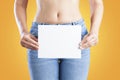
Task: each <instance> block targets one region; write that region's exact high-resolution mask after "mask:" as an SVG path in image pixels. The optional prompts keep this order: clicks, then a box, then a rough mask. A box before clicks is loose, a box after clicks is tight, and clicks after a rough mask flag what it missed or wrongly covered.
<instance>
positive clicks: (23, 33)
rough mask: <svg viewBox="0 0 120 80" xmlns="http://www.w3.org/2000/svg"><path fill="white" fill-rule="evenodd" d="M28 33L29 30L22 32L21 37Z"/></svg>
mask: <svg viewBox="0 0 120 80" xmlns="http://www.w3.org/2000/svg"><path fill="white" fill-rule="evenodd" d="M28 33H29V32H28V31H22V32H20V37H21V38H22V37H23V35H25V34H28Z"/></svg>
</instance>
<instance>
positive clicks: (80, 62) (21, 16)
mask: <svg viewBox="0 0 120 80" xmlns="http://www.w3.org/2000/svg"><path fill="white" fill-rule="evenodd" d="M27 3H28V0H15V3H14V14H15V19H16V22H17V25H18V28H19V31H20V36H21V40H20V43H21V45H22V46H23V47H25V48H27V55H28V64H29V71H30V76H31V80H87V77H88V71H89V63H90V47H91V46H94V45H96V44H97V43H98V35H99V28H100V24H101V20H102V15H103V2H102V0H90V10H91V26H90V31H89V33H88V31H87V28H86V25H85V22H84V19H83V18H82V16H81V13H80V11H79V0H37V1H36V3H37V12H36V15H35V17H34V20H33V22H32V26H31V30H30V32H29V31H28V30H27V23H26V20H27V16H26V9H27ZM46 24H49V25H50V24H54V25H58V24H59V25H81V27H82V38H81V40H82V41H81V42H80V43H79V44H78V45H79V48H80V49H82V52H81V54H82V58H81V59H62V58H61V59H49V58H46V59H45V58H44V59H43V58H38V57H37V56H38V55H37V54H38V52H37V50H38V47H39V46H38V25H46Z"/></svg>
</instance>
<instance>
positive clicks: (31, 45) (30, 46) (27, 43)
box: [23, 40, 38, 49]
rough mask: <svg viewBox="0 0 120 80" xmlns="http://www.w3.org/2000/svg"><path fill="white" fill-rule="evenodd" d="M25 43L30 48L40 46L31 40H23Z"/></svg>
mask: <svg viewBox="0 0 120 80" xmlns="http://www.w3.org/2000/svg"><path fill="white" fill-rule="evenodd" d="M23 44H24V45H25V46H27V47H28V48H35V49H38V46H37V45H35V44H32V43H30V42H28V41H25V40H23Z"/></svg>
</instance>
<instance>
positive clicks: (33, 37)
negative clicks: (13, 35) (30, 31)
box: [30, 35, 38, 42]
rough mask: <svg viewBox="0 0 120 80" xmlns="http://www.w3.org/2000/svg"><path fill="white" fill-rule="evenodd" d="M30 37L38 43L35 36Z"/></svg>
mask: <svg viewBox="0 0 120 80" xmlns="http://www.w3.org/2000/svg"><path fill="white" fill-rule="evenodd" d="M30 37H31V38H32V39H34V40H35V41H37V42H38V39H37V38H36V37H35V36H33V35H31V36H30Z"/></svg>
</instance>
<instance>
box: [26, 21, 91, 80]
mask: <svg viewBox="0 0 120 80" xmlns="http://www.w3.org/2000/svg"><path fill="white" fill-rule="evenodd" d="M38 25H50V24H47V23H38V22H32V26H31V29H30V33H31V34H33V35H34V36H35V37H36V38H38ZM51 25H81V27H82V32H81V34H82V35H81V36H82V37H81V40H82V39H83V37H84V36H85V35H86V34H87V33H88V31H87V28H86V25H85V21H84V19H80V20H78V21H76V22H71V23H62V24H51ZM81 56H82V58H81V59H78V58H74V59H73V58H72V59H70V58H69V59H66V58H38V51H37V50H31V49H27V57H28V67H29V73H30V80H87V77H88V72H89V64H90V48H86V49H83V50H81Z"/></svg>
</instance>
